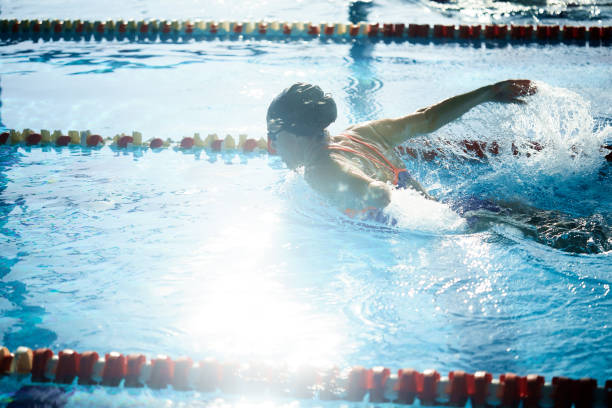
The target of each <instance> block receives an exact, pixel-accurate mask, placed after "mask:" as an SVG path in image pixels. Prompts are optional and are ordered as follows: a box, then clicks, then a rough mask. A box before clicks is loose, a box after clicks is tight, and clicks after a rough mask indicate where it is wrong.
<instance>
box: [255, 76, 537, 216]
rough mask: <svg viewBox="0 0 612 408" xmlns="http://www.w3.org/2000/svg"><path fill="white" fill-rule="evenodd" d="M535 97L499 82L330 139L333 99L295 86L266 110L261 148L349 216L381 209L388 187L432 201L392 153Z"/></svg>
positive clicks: (516, 84) (529, 87)
mask: <svg viewBox="0 0 612 408" xmlns="http://www.w3.org/2000/svg"><path fill="white" fill-rule="evenodd" d="M535 92H536V87H535V86H534V84H533V83H532V82H531V81H529V80H525V79H518V80H507V81H502V82H498V83H496V84H492V85H487V86H484V87H482V88H478V89H476V90H474V91H471V92H468V93H465V94H462V95H457V96H454V97H452V98H449V99H446V100H444V101H442V102H439V103H436V104H434V105H431V106H428V107H425V108H422V109H419V110H417V111H416V112H414V113H411V114H409V115H406V116H402V117H399V118H390V119H379V120H373V121H369V122H364V123H358V124H356V125H352V126H350V127H348V128H347V129H346V130H345V131H343V132H342V133H340V134H339V135H336V136H332V135H330V133H329V132H328V131H327V127H328V126H329V125H330V124H331V123H332V122H334V121H335V120H336V116H337V110H336V103H335V102H334V100H333V99H332V97H331V96H330V95H329V94H326V93H324V92H323V91H322V90H321V88H319V87H318V86H316V85H311V84H305V83H296V84H294V85H292V86H290V87H289V88H287V89H285V90H283V91H282V92H281V93H280V94H279V95H278V96H277V97H276V98H274V100H273V101H272V103H271V104H270V106H269V108H268V113H267V124H268V143H269V145H270V148H271V149H273V150H275V151H276V153H277V154H278V155H279V156H280V158H281V159H282V160H283V161H284V162H285V164H286V165H287V167H288V168H289V169H292V170H296V169H298V168H303V169H304V177H305V179H306V181H307V183H308V184H309V185H310V186H311V187H312V188H313V189H314V190H316V191H318V192H319V193H321V194H322V195H323V196H325V197H327V198H328V199H329V200H330V201H331V202H332V203H333V204H334V205H336V206H337V207H338V208H339V209H341V210H342V211H344V212H346V213H348V214H356V213H359V212H365V211H368V210H372V209H382V208H384V207H386V206H387V205H388V204H389V202H390V200H391V190H392V188H412V189H414V190H416V191H417V192H419V193H420V194H422V195H423V196H424V197H426V198H428V199H432V200H433V199H434V198H433V197H431V196H430V195H429V194H428V193H427V191H426V190H425V189H424V188H423V186H421V184H420V183H419V182H418V181H416V180H415V179H414V178H413V177H412V176H411V175H410V174H409V173H408V171H407V170H406V169H405V168H404V163H403V161H402V159H401V158H400V157H399V155H398V154H397V152H396V151H395V147H396V146H398V145H401V144H402V143H404V142H406V141H407V140H408V139H410V138H412V137H415V136H419V135H424V134H428V133H432V132H434V131H435V130H437V129H439V128H441V127H442V126H444V125H446V124H447V123H450V122H452V121H454V120H455V119H457V118H459V117H461V116H462V115H463V114H464V113H466V112H467V111H469V110H470V109H472V108H473V107H475V106H477V105H479V104H481V103H485V102H500V103H525V101H524V100H523V99H521V97H523V96H528V95H533V94H534V93H535ZM390 184H391V185H390ZM393 186H395V187H393Z"/></svg>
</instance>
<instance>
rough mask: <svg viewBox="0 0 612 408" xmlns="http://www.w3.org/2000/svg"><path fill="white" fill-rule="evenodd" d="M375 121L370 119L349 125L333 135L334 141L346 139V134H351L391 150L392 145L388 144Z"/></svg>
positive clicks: (382, 148)
mask: <svg viewBox="0 0 612 408" xmlns="http://www.w3.org/2000/svg"><path fill="white" fill-rule="evenodd" d="M377 123H378V121H375V120H372V121H368V122H363V123H357V124H355V125H351V126H349V127H347V128H346V129H345V130H344V131H343V132H341V133H340V134H339V135H337V136H335V137H334V141H336V140H342V139H346V136H347V135H351V136H356V137H358V138H360V139H361V140H363V141H365V142H368V143H373V144H375V145H376V146H377V147H378V148H380V149H381V150H392V149H393V147H394V146H392V145H390V144H389V142H388V140H387V138H385V137H384V136H383V135H382V134H381V133H380V132H379V131H378V130H377Z"/></svg>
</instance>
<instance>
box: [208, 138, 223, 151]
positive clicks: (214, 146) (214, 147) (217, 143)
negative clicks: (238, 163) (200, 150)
mask: <svg viewBox="0 0 612 408" xmlns="http://www.w3.org/2000/svg"><path fill="white" fill-rule="evenodd" d="M221 146H223V140H221V139H217V140H213V141H212V142H211V143H210V149H211V150H213V151H215V152H220V151H221Z"/></svg>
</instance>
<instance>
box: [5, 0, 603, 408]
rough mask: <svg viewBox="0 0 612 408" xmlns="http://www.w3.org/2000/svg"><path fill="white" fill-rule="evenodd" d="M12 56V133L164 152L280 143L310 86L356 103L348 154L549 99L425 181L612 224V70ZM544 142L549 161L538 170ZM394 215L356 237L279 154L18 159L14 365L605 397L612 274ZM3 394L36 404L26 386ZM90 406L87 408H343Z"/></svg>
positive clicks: (593, 52)
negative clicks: (30, 360) (528, 382)
mask: <svg viewBox="0 0 612 408" xmlns="http://www.w3.org/2000/svg"><path fill="white" fill-rule="evenodd" d="M330 5H332V3H318V5H317V7H320V8H321V7H328V6H330ZM383 5H384V4H383ZM7 7H8V6H5V7H4V9H3V13H5V10H6V8H7ZM129 7H131V8H130V9H129V10H132V8H134V9H136V8H137V7H138V5H137V4H136V2H134V3H131V5H130V6H129ZM296 7H298V8H299V6H296ZM389 7H391V6H389ZM396 7H399V6H397V5H396ZM428 9H429V10H430V11H431V10H436V9H435V5H431V6H429V8H428ZM303 10H304V9H302V11H303ZM17 11H22V12H23V13H25V14H27V13H33V12H34V11H32V9H28V8H27V7H25V8H24V9H22V10H17ZM60 11H63V10H60ZM85 11H88V10H85ZM89 11H91V10H89ZM94 11H95V10H94ZM94 11H92V12H94ZM132 11H133V10H132ZM73 12H74V10H73ZM148 12H149V13H150V10H149V11H148ZM321 13H322V14H325V13H326V12H321ZM519 14H520V13H519ZM525 15H526V14H525ZM525 15H523V17H525ZM424 16H425V17H426V13H425V12H423V14H420V15H419V18H425V17H424ZM26 17H27V16H26ZM105 17H106V16H105ZM24 18H25V17H24ZM525 18H527V17H525ZM0 52H1V61H2V65H0V86H1V91H2V93H1V99H2V106H1V112H0V120H1V122H2V125H3V126H5V127H7V128H17V129H22V128H26V127H27V128H33V129H39V128H45V129H51V130H53V129H62V130H64V131H67V130H69V129H78V130H84V129H90V130H92V131H93V132H95V133H100V134H102V135H104V136H113V135H114V134H116V133H120V132H131V131H132V130H139V131H142V132H143V134H144V139H147V138H149V137H162V138H166V137H171V138H173V139H175V140H179V139H180V138H182V137H184V136H190V135H192V134H193V132H200V134H202V135H206V134H208V133H213V132H214V133H217V134H219V135H221V136H224V135H225V134H228V133H229V134H232V135H234V136H237V135H238V134H239V133H246V134H248V135H249V136H251V137H255V138H259V137H260V136H264V135H265V120H264V118H265V111H266V109H267V104H268V103H269V101H270V100H271V99H272V98H273V96H274V95H275V94H276V93H278V92H279V91H280V90H281V89H282V88H283V87H285V86H288V85H289V84H291V83H292V82H294V81H298V80H301V81H310V82H314V83H318V84H320V85H321V87H322V88H323V89H324V90H326V91H327V92H331V93H332V94H333V96H334V98H335V100H336V102H337V104H338V111H339V115H338V120H337V121H336V123H334V124H333V125H332V128H331V131H332V133H337V132H340V131H342V130H343V129H344V128H345V127H346V126H348V125H349V124H352V123H356V122H360V121H365V120H370V119H375V118H381V117H393V116H399V115H402V114H406V113H409V112H412V111H414V110H416V109H418V108H421V107H423V106H426V105H428V104H431V103H434V102H436V101H438V100H440V99H443V98H446V97H450V96H452V95H455V94H458V93H461V92H466V91H469V90H471V89H474V88H476V87H479V86H482V85H486V84H489V83H492V82H495V81H499V80H502V79H506V78H513V77H515V78H518V77H520V78H529V79H533V80H536V81H538V83H537V84H538V88H539V92H538V94H536V95H534V96H533V97H530V98H529V99H528V104H526V105H516V106H515V105H512V106H506V105H495V104H485V105H482V106H480V107H478V108H476V109H474V110H472V111H471V112H469V113H468V114H467V115H465V116H464V117H463V118H462V119H461V120H459V121H457V122H455V123H453V124H451V125H449V126H447V127H444V128H442V129H440V130H439V131H438V132H436V133H435V134H433V135H431V136H430V137H428V138H427V141H428V142H429V143H430V145H431V146H433V147H440V148H442V149H446V150H445V153H446V154H445V156H444V157H439V158H437V159H436V160H434V161H427V160H423V159H420V160H412V159H407V160H406V166H407V168H408V169H409V171H410V172H411V173H412V174H414V175H415V177H416V178H417V179H418V180H419V181H420V182H421V183H422V184H423V185H424V186H425V187H426V188H427V189H428V190H429V191H431V193H432V194H433V195H435V196H436V197H438V198H440V199H443V200H453V199H459V198H461V197H464V196H470V195H474V196H478V197H493V198H498V199H504V200H508V201H519V202H521V203H524V204H527V205H530V206H533V207H536V208H539V209H542V210H547V211H557V212H560V213H563V214H565V216H567V217H569V218H571V219H572V220H587V221H588V220H591V221H593V222H594V223H595V224H596V226H599V227H602V228H609V227H610V225H612V201H611V200H610V197H611V196H612V194H611V193H612V187H611V186H612V183H610V172H609V169H610V168H609V164H608V163H606V161H605V159H604V157H603V154H602V153H601V151H600V146H601V145H602V144H606V143H609V142H610V140H612V134H611V129H612V128H611V125H610V123H611V119H612V108H611V106H612V103H611V102H612V100H611V97H610V93H609V89H610V88H611V86H612V68H611V67H612V64H610V61H611V60H612V58H611V57H612V54H611V51H610V49H609V48H607V47H590V46H588V45H587V46H576V45H571V44H569V45H568V44H560V45H557V46H548V45H537V44H532V45H520V44H497V45H484V44H477V45H474V44H470V45H465V44H458V43H448V44H432V43H419V44H414V43H402V44H398V43H393V44H385V43H382V42H380V43H369V42H366V43H325V42H320V41H307V42H290V43H278V42H268V41H263V40H254V41H247V42H241V41H233V42H230V41H218V40H211V41H202V42H191V43H186V44H182V43H178V44H162V43H156V44H140V43H116V42H105V41H102V42H78V43H70V42H63V41H59V42H42V43H36V44H33V43H31V42H22V43H16V44H5V45H3V46H2V47H1V48H0ZM463 139H468V140H471V139H477V140H484V141H489V142H491V141H497V142H498V143H499V144H500V151H501V153H500V154H499V155H498V156H495V157H491V158H490V159H488V160H479V159H478V158H476V157H474V156H470V155H468V154H466V153H465V152H462V151H460V150H457V149H452V148H450V147H448V145H447V144H446V143H445V141H446V140H455V141H460V140H463ZM425 140H426V138H419V139H417V140H415V141H413V142H411V143H412V144H411V146H423V144H424V143H425ZM529 141H536V142H538V143H541V144H542V145H545V146H546V148H545V149H543V150H542V151H540V152H537V153H536V152H533V151H531V150H529V149H528V148H526V147H524V145H525V143H527V142H529ZM513 142H514V143H515V144H516V145H517V146H519V148H520V149H521V155H520V156H515V155H513V154H512V149H511V144H512V143H513ZM526 153H530V157H527V154H526ZM387 214H388V215H389V216H390V217H393V218H394V219H395V220H396V221H397V224H396V225H389V224H384V223H382V224H381V223H377V222H371V221H367V220H366V221H362V220H356V219H351V218H348V217H346V216H344V215H343V214H340V213H338V212H337V211H336V210H335V209H333V208H332V207H331V206H330V205H329V204H328V203H326V202H325V200H324V199H323V198H322V197H320V196H318V195H317V194H316V193H315V192H313V191H312V190H311V189H310V188H309V187H308V185H307V184H306V183H305V182H304V180H303V178H302V177H301V176H300V175H299V174H295V173H291V172H290V171H288V170H287V169H286V168H284V166H283V165H282V163H281V162H280V160H279V159H278V158H277V157H274V156H268V155H264V154H238V153H235V152H224V153H213V152H210V151H204V150H196V151H192V152H184V151H177V150H175V149H168V150H163V151H159V152H154V151H151V150H147V149H138V148H135V149H130V150H121V151H118V150H113V149H110V148H109V147H104V148H101V149H85V148H80V147H71V148H62V149H57V148H52V147H44V148H40V147H34V148H25V147H23V146H21V147H0V293H1V294H2V296H1V297H0V334H2V339H1V340H0V342H1V344H3V345H5V346H7V347H9V348H11V349H15V348H16V347H17V346H20V345H25V346H28V347H31V348H36V347H51V348H52V349H54V350H56V351H57V350H61V349H63V348H73V349H76V350H78V351H85V350H96V351H98V352H100V353H104V352H108V351H111V350H116V351H120V352H123V353H132V352H141V353H145V354H146V355H148V356H149V357H151V356H154V355H156V354H158V353H166V354H168V355H170V356H172V357H178V356H181V355H189V356H191V357H192V358H194V360H199V359H201V358H204V357H208V356H212V357H215V358H217V359H219V360H221V361H266V362H270V363H272V364H278V365H285V364H286V365H289V366H298V365H301V364H314V365H317V366H321V367H325V366H329V365H337V366H339V367H349V366H352V365H357V364H360V365H364V366H366V367H372V366H375V365H384V366H387V367H390V368H392V369H398V368H402V367H413V368H415V369H418V370H424V369H427V368H435V369H437V370H438V371H439V372H441V373H443V374H446V373H447V372H448V371H450V370H458V369H462V370H465V371H468V372H474V371H476V370H486V371H489V372H492V373H494V374H495V375H498V374H500V373H504V372H516V373H518V374H521V375H526V374H528V373H537V374H541V375H544V376H546V378H547V380H550V378H551V377H552V376H555V375H565V376H570V377H582V376H590V377H593V378H596V379H597V380H598V382H599V384H600V385H602V384H603V381H605V380H606V379H608V378H610V377H611V376H612V357H610V356H612V353H611V352H612V347H611V345H612V330H611V328H610V323H609V321H610V316H611V315H612V301H611V300H612V298H611V295H610V281H611V271H612V267H611V266H612V260H611V258H610V252H609V251H607V252H606V251H604V252H600V253H597V254H595V253H592V254H576V253H572V252H567V251H562V250H559V249H555V248H552V247H551V246H550V245H544V244H542V243H540V242H538V241H537V240H536V239H533V238H532V237H528V236H525V234H524V232H523V230H521V229H520V228H517V227H516V226H513V225H511V224H510V223H507V222H492V223H491V224H490V225H488V226H487V227H486V228H484V229H483V230H481V231H479V232H474V231H471V230H469V229H468V228H467V226H466V221H465V219H463V218H462V217H460V216H459V215H457V214H456V213H454V212H453V211H452V210H451V209H450V207H449V206H448V205H446V204H441V203H434V202H429V201H426V200H424V199H423V198H422V197H420V196H418V195H417V194H414V193H412V192H410V191H397V192H395V193H394V195H393V199H392V203H391V205H390V207H389V209H388V210H387ZM587 221H585V223H587ZM587 224H588V223H587ZM589 225H591V224H589ZM584 231H586V233H592V232H593V231H592V230H589V228H588V226H587V227H585V229H584ZM0 387H1V388H0V390H2V391H1V392H3V393H6V394H7V395H8V393H10V390H14V389H16V388H17V386H16V384H15V382H14V381H13V380H9V379H3V380H0ZM72 392H74V393H73V394H72V395H71V396H70V398H69V402H68V403H69V405H73V406H95V405H96V404H97V405H98V406H106V405H109V404H113V405H117V406H139V405H153V406H168V405H171V406H174V405H176V406H208V407H210V406H216V405H219V406H228V405H231V406H239V405H249V406H258V405H262V406H264V405H265V406H283V405H317V404H319V405H320V403H318V402H308V401H289V400H275V399H273V398H264V397H261V396H259V397H252V398H251V397H249V398H247V399H246V400H245V399H244V398H243V397H232V396H226V395H219V394H214V395H208V394H199V393H193V392H192V393H180V392H175V391H171V390H166V391H151V390H137V391H128V390H124V389H119V390H110V389H103V388H85V387H77V388H76V390H73V391H72Z"/></svg>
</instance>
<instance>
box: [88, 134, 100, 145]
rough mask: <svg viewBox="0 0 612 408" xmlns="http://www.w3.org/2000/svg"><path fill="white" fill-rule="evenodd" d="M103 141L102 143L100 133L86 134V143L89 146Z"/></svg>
mask: <svg viewBox="0 0 612 408" xmlns="http://www.w3.org/2000/svg"><path fill="white" fill-rule="evenodd" d="M103 143H104V139H102V136H100V135H89V136H87V140H86V144H87V146H89V147H94V146H97V145H99V144H103Z"/></svg>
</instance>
